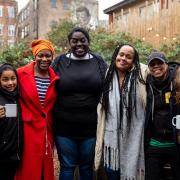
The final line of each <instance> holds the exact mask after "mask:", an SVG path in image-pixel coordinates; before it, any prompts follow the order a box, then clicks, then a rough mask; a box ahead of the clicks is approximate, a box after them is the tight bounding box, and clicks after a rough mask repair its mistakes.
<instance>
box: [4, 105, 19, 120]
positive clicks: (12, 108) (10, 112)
mask: <svg viewBox="0 0 180 180" xmlns="http://www.w3.org/2000/svg"><path fill="white" fill-rule="evenodd" d="M5 111H6V117H17V104H5Z"/></svg>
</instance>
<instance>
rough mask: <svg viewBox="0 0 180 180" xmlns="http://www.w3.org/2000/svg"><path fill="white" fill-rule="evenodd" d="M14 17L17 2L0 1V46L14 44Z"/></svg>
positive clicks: (12, 0)
mask: <svg viewBox="0 0 180 180" xmlns="http://www.w3.org/2000/svg"><path fill="white" fill-rule="evenodd" d="M16 16H17V2H16V1H15V0H0V46H6V45H9V46H11V45H13V44H14V42H15V27H16Z"/></svg>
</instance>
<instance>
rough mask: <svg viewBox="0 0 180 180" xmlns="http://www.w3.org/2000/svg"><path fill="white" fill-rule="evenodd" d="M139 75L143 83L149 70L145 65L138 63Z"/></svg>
mask: <svg viewBox="0 0 180 180" xmlns="http://www.w3.org/2000/svg"><path fill="white" fill-rule="evenodd" d="M140 68H141V73H142V76H143V79H144V81H146V78H147V75H148V74H149V69H148V66H147V65H146V64H143V63H140Z"/></svg>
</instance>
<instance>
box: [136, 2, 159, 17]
mask: <svg viewBox="0 0 180 180" xmlns="http://www.w3.org/2000/svg"><path fill="white" fill-rule="evenodd" d="M159 9H160V4H159V2H157V3H155V4H149V5H148V6H143V7H140V8H139V16H140V17H141V18H143V19H145V18H146V19H150V17H151V16H153V15H154V13H158V12H159Z"/></svg>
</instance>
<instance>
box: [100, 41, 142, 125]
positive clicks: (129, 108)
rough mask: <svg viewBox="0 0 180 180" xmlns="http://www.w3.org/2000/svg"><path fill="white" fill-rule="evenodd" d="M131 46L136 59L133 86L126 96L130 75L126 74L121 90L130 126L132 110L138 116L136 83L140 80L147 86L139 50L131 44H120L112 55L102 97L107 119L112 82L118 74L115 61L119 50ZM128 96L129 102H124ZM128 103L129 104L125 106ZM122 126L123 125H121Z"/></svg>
mask: <svg viewBox="0 0 180 180" xmlns="http://www.w3.org/2000/svg"><path fill="white" fill-rule="evenodd" d="M126 45H127V46H130V47H132V48H133V50H134V58H133V65H134V67H133V70H132V71H131V73H132V74H131V77H132V78H131V79H132V81H131V84H130V88H129V94H126V93H127V90H128V87H127V86H128V82H129V77H130V76H129V74H128V73H126V77H125V80H124V85H123V87H122V90H121V94H120V96H121V98H122V103H124V106H126V108H127V114H126V116H127V119H128V122H127V123H128V125H130V123H131V115H132V110H133V108H135V114H136V82H137V80H139V81H140V82H141V83H143V84H145V81H144V80H143V77H142V73H141V70H140V61H139V55H138V52H137V50H136V49H135V48H134V47H133V46H132V45H130V44H120V45H118V46H117V47H116V49H115V50H114V53H113V55H112V60H111V63H110V66H109V69H108V72H107V75H106V78H105V82H104V87H103V95H102V105H103V107H104V109H105V114H106V117H107V115H108V113H109V91H110V89H111V88H113V87H112V81H113V76H114V74H115V73H117V70H116V66H115V61H116V57H117V55H118V53H119V50H120V49H121V48H122V47H123V46H126ZM122 91H123V92H125V94H124V96H125V97H124V98H123V97H122ZM126 96H129V97H128V98H129V100H128V102H124V101H125V99H126ZM125 103H127V104H125ZM121 110H122V109H121V107H120V116H121V117H120V118H121V119H120V121H121V123H120V124H122V112H121ZM120 126H121V125H120Z"/></svg>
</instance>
